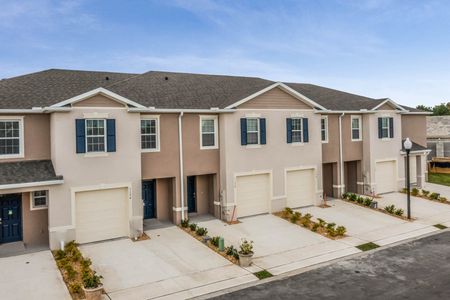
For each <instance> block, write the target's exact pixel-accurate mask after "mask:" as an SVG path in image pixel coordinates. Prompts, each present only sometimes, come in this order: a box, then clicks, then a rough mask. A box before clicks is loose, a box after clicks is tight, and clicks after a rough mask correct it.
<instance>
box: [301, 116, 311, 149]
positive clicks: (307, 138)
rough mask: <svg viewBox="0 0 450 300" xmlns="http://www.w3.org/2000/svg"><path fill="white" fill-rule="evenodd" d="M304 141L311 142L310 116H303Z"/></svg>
mask: <svg viewBox="0 0 450 300" xmlns="http://www.w3.org/2000/svg"><path fill="white" fill-rule="evenodd" d="M302 122H303V143H308V142H309V132H308V118H303V119H302Z"/></svg>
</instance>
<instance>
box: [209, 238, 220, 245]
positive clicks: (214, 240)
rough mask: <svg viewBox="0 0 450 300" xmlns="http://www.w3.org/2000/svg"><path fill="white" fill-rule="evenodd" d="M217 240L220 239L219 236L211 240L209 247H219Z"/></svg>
mask: <svg viewBox="0 0 450 300" xmlns="http://www.w3.org/2000/svg"><path fill="white" fill-rule="evenodd" d="M219 239H220V236H213V237H212V238H211V245H213V246H215V247H219Z"/></svg>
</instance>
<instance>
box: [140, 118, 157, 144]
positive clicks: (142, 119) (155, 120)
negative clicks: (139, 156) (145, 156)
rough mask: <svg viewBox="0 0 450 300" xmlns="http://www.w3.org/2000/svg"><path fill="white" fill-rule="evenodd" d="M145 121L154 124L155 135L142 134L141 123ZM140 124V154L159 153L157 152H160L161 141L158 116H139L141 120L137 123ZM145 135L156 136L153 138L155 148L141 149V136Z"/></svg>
mask: <svg viewBox="0 0 450 300" xmlns="http://www.w3.org/2000/svg"><path fill="white" fill-rule="evenodd" d="M145 120H150V121H152V120H153V121H154V122H155V126H156V131H155V133H145V134H143V133H142V121H145ZM139 122H140V126H139V130H140V132H141V133H140V137H141V139H140V143H141V152H159V151H161V146H160V145H161V140H160V125H159V124H160V121H159V115H142V116H141V120H140V121H139ZM145 135H149V136H150V135H152V136H156V137H155V142H156V146H155V147H152V148H143V147H142V136H145Z"/></svg>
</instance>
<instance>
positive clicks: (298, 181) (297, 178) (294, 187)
mask: <svg viewBox="0 0 450 300" xmlns="http://www.w3.org/2000/svg"><path fill="white" fill-rule="evenodd" d="M286 179H287V182H286V193H287V195H286V196H287V206H288V207H291V208H295V207H302V206H308V205H314V202H315V201H314V198H315V188H316V184H315V180H314V169H308V170H298V171H289V172H287V178H286Z"/></svg>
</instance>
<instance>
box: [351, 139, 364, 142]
mask: <svg viewBox="0 0 450 300" xmlns="http://www.w3.org/2000/svg"><path fill="white" fill-rule="evenodd" d="M352 142H362V139H357V140H354V139H352Z"/></svg>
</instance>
